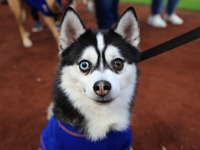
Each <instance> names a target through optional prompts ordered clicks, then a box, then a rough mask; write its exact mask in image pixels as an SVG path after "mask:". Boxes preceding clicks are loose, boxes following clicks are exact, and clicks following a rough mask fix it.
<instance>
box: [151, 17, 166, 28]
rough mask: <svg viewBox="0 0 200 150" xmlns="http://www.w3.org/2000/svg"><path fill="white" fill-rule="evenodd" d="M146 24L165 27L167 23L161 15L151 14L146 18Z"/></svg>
mask: <svg viewBox="0 0 200 150" xmlns="http://www.w3.org/2000/svg"><path fill="white" fill-rule="evenodd" d="M147 24H148V25H150V26H152V27H156V28H166V27H167V23H166V22H165V20H163V19H162V18H161V15H152V16H150V17H149V18H148V20H147Z"/></svg>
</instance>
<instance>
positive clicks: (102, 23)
mask: <svg viewBox="0 0 200 150" xmlns="http://www.w3.org/2000/svg"><path fill="white" fill-rule="evenodd" d="M118 4H119V0H95V10H96V17H97V24H98V27H99V29H110V28H111V27H112V25H113V24H115V23H116V22H117V20H118Z"/></svg>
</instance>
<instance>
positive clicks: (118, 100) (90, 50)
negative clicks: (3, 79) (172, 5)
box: [40, 7, 140, 150]
mask: <svg viewBox="0 0 200 150" xmlns="http://www.w3.org/2000/svg"><path fill="white" fill-rule="evenodd" d="M59 39H60V47H61V52H60V62H59V65H58V69H57V76H56V79H55V82H54V97H53V101H52V103H51V105H50V107H49V113H50V114H52V115H50V117H49V118H50V119H49V121H48V124H47V126H46V128H45V129H44V130H43V131H42V135H41V139H40V146H41V149H43V150H45V149H47V150H49V149H53V150H54V149H56V150H57V149H59V150H64V149H67V150H82V149H84V150H129V149H131V141H132V136H131V130H130V126H129V123H130V119H131V112H132V106H133V103H134V96H135V91H136V87H137V82H138V67H137V64H138V62H139V49H138V44H139V41H140V35H139V24H138V20H137V17H136V14H135V11H134V8H133V7H130V8H128V9H127V10H126V11H125V12H124V13H123V15H122V16H121V17H120V19H119V21H118V23H117V24H116V26H115V28H114V29H110V30H107V31H99V30H98V31H93V30H90V29H86V28H85V26H84V25H83V23H82V21H81V20H80V18H79V16H78V15H77V13H76V12H75V11H74V10H73V9H72V8H70V7H69V8H67V10H66V11H65V14H64V17H63V20H62V24H61V30H60V38H59Z"/></svg>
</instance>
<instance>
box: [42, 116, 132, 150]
mask: <svg viewBox="0 0 200 150" xmlns="http://www.w3.org/2000/svg"><path fill="white" fill-rule="evenodd" d="M131 142H132V135H131V129H130V127H128V128H127V129H126V131H122V132H120V131H111V132H109V133H108V134H107V137H106V138H105V139H103V140H99V141H95V142H93V141H90V140H89V139H87V138H86V136H85V135H84V134H83V133H81V132H79V131H77V130H76V129H75V128H74V127H73V126H71V125H69V124H66V123H63V122H61V121H60V120H58V119H56V118H54V117H52V118H51V119H50V120H49V122H48V124H47V126H46V128H45V129H43V131H42V135H41V139H40V147H41V149H42V150H130V149H131Z"/></svg>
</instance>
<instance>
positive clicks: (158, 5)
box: [147, 0, 183, 28]
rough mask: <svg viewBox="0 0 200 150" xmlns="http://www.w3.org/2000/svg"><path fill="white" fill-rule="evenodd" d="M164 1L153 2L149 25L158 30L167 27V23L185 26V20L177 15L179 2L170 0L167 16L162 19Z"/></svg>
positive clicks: (155, 0) (153, 0)
mask: <svg viewBox="0 0 200 150" xmlns="http://www.w3.org/2000/svg"><path fill="white" fill-rule="evenodd" d="M163 2H164V0H152V3H151V16H149V18H148V20H147V24H149V25H150V26H153V27H156V28H165V27H167V23H166V22H170V23H171V24H173V25H181V24H183V20H182V19H181V18H180V17H179V16H178V15H177V14H176V13H175V10H176V8H177V5H178V3H179V0H168V2H167V6H166V10H165V14H164V16H163V18H162V17H161V13H162V9H163Z"/></svg>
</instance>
